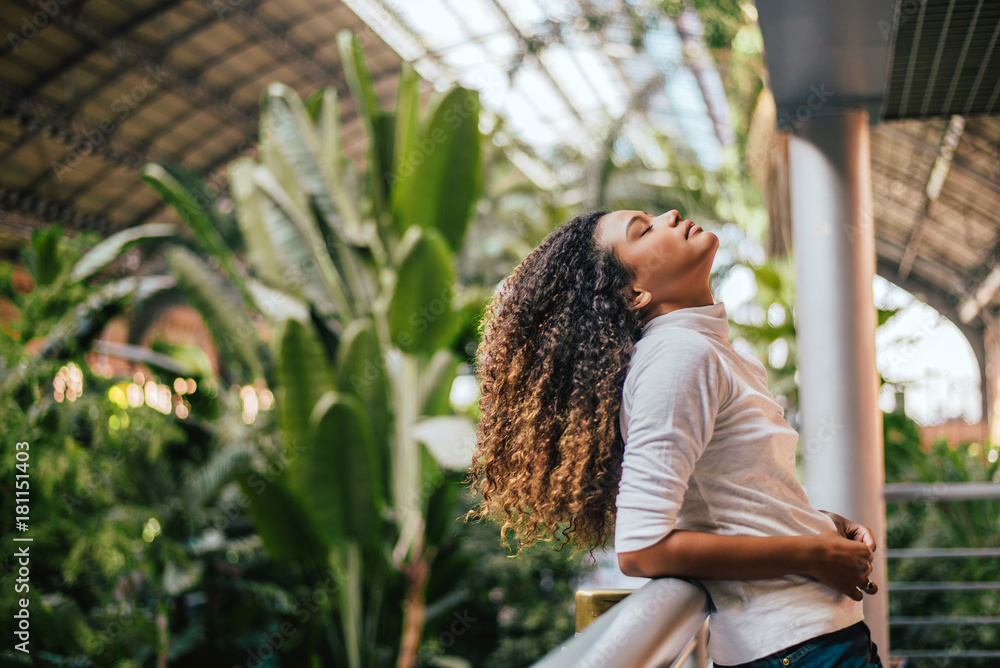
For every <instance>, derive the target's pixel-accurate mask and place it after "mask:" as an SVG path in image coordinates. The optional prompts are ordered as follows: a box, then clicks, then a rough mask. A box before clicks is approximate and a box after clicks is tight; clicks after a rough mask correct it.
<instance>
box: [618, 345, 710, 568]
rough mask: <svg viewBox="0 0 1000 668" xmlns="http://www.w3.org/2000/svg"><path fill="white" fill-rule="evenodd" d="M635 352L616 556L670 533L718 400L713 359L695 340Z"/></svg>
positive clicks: (627, 395) (626, 402)
mask: <svg viewBox="0 0 1000 668" xmlns="http://www.w3.org/2000/svg"><path fill="white" fill-rule="evenodd" d="M642 352H643V355H642V356H641V357H640V358H638V359H636V360H634V364H633V365H632V368H631V369H630V371H629V373H628V375H627V377H626V382H625V388H624V392H623V402H622V411H623V418H624V419H623V420H622V422H623V423H624V424H627V433H626V432H625V431H623V438H624V440H625V454H624V460H623V463H622V475H621V481H620V483H619V487H618V497H617V514H616V522H615V551H616V552H631V551H634V550H639V549H642V548H644V547H648V546H650V545H653V544H654V543H656V542H657V541H659V540H660V539H662V538H663V537H664V536H666V535H667V534H668V533H670V531H671V530H673V528H674V524H675V521H676V517H677V513H678V511H679V510H680V508H681V504H682V502H683V499H684V494H685V492H686V491H687V488H688V481H689V479H690V477H691V474H692V472H693V471H694V467H695V463H696V462H697V461H698V459H699V458H700V457H701V455H702V453H703V452H704V451H705V447H706V446H707V445H708V442H709V441H710V440H711V439H712V434H713V432H714V429H715V419H716V416H717V415H718V412H719V408H720V403H721V400H720V397H724V396H726V394H725V392H726V390H725V388H726V386H727V383H726V377H725V373H724V370H723V368H722V363H721V360H720V359H719V355H718V353H717V352H716V351H715V350H714V348H713V346H712V343H711V342H710V341H708V340H707V339H706V337H704V336H702V335H701V334H697V333H694V332H683V331H680V330H672V331H671V332H670V335H669V336H663V337H658V338H657V341H656V342H655V344H654V345H652V346H649V347H647V348H646V349H645V350H643V351H642Z"/></svg>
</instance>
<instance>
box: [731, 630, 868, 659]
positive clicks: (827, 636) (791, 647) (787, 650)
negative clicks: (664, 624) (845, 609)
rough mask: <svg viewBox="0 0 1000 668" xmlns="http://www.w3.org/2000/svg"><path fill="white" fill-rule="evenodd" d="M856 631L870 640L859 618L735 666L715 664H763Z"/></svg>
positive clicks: (847, 635)
mask: <svg viewBox="0 0 1000 668" xmlns="http://www.w3.org/2000/svg"><path fill="white" fill-rule="evenodd" d="M858 633H864V634H865V636H866V637H867V638H868V640H869V641H871V631H870V630H869V629H868V625H867V624H865V621H864V620H861V621H859V622H856V623H854V624H851V625H850V626H845V627H844V628H842V629H838V630H836V631H831V632H829V633H824V634H822V635H818V636H813V637H812V638H808V639H806V640H803V641H802V642H800V643H795V644H794V645H789V646H788V647H784V648H782V649H779V650H778V651H776V652H772V653H771V654H768V655H766V656H762V657H759V658H756V659H753V660H752V661H748V662H746V663H739V664H736V665H735V666H729V665H724V664H721V663H716V664H715V665H716V666H717V668H742V667H744V666H746V667H747V668H750V667H751V666H756V665H758V662H760V664H764V663H766V662H768V661H772V660H774V659H781V658H782V657H788V656H790V655H791V654H794V653H795V652H796V650H799V649H801V648H803V647H805V646H806V645H813V644H815V643H817V642H821V641H829V640H838V639H840V638H846V637H849V636H853V635H856V634H858Z"/></svg>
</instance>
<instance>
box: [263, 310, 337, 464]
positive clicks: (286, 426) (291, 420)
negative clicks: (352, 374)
mask: <svg viewBox="0 0 1000 668" xmlns="http://www.w3.org/2000/svg"><path fill="white" fill-rule="evenodd" d="M275 340H276V341H278V355H277V368H276V374H275V375H276V376H277V381H278V387H277V390H276V391H277V393H278V397H277V398H278V402H277V403H278V412H279V419H280V425H281V431H282V435H283V436H284V440H285V446H286V456H287V457H288V459H289V460H292V459H294V458H297V457H298V456H299V453H301V452H304V451H306V450H307V449H308V448H309V440H308V439H309V438H310V436H309V418H310V416H311V415H312V411H313V408H314V407H315V406H316V402H318V401H319V399H320V397H322V396H323V395H324V394H326V393H327V392H329V391H331V390H333V378H332V375H331V373H330V368H329V365H328V363H327V359H326V355H325V354H324V352H323V345H322V344H321V343H320V341H319V337H318V335H317V334H316V331H315V329H314V328H313V326H312V324H311V323H309V324H307V323H303V322H299V321H298V320H286V321H284V322H283V323H281V324H280V325H279V328H278V331H277V332H276V334H275Z"/></svg>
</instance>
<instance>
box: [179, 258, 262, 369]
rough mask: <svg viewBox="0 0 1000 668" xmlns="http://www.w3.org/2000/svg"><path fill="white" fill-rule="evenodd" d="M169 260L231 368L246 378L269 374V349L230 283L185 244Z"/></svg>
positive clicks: (182, 288)
mask: <svg viewBox="0 0 1000 668" xmlns="http://www.w3.org/2000/svg"><path fill="white" fill-rule="evenodd" d="M167 264H168V265H169V266H170V269H171V272H172V273H173V275H174V277H175V278H176V279H177V284H178V286H179V287H180V288H181V290H182V291H183V292H184V294H185V295H187V298H188V300H189V301H190V302H191V305H192V306H194V308H195V309H196V310H197V311H198V312H199V313H200V314H201V317H202V318H204V319H205V322H206V324H207V325H208V329H209V331H210V332H211V333H212V337H213V338H214V339H215V342H216V344H217V345H218V346H219V351H220V352H221V353H222V355H223V356H224V357H225V359H226V362H227V363H228V365H229V366H230V368H232V369H233V370H234V371H235V372H236V373H237V374H239V375H240V376H241V377H242V379H243V380H246V381H252V380H254V379H256V378H262V377H265V366H267V363H266V360H267V358H266V349H265V348H264V346H263V344H262V342H261V340H260V337H259V336H258V335H257V330H256V328H254V326H253V323H252V322H250V318H249V317H248V316H247V313H246V311H245V310H244V308H243V305H242V304H241V303H240V301H239V300H238V299H237V298H236V296H235V295H234V294H233V293H232V292H231V291H230V289H229V287H228V286H227V285H226V283H224V282H223V281H222V279H221V278H219V276H218V275H217V274H216V273H215V272H214V271H212V269H211V268H210V267H209V266H208V265H207V264H205V262H204V261H203V260H202V259H201V258H199V257H198V256H197V255H195V254H194V253H193V252H191V251H190V250H188V249H187V248H184V247H183V246H177V247H174V248H171V249H170V250H169V251H168V253H167Z"/></svg>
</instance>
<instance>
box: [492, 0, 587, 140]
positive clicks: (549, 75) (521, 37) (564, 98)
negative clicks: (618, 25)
mask: <svg viewBox="0 0 1000 668" xmlns="http://www.w3.org/2000/svg"><path fill="white" fill-rule="evenodd" d="M490 1H491V2H492V3H493V6H494V7H496V10H497V12H499V13H500V16H501V17H502V18H503V20H504V21H506V23H507V25H508V26H510V29H511V31H512V32H513V33H514V36H515V37H517V40H518V41H519V42H520V43H521V47H522V48H524V49H527V47H528V46H529V45H530V44H531V43H530V42H529V40H528V38H527V37H525V36H524V33H522V32H521V30H520V28H518V27H517V24H515V23H514V21H513V19H511V18H510V14H508V13H507V10H506V9H505V8H504V6H503V5H501V4H500V0H490ZM534 61H535V64H536V65H537V66H538V70H539V71H540V72H541V73H542V74H543V75H544V76H545V78H546V79H548V80H549V83H551V84H552V88H554V89H555V91H556V93H557V94H558V95H559V97H560V98H562V101H563V104H565V105H566V108H567V109H569V111H570V113H571V114H573V116H575V117H576V120H578V121H580V126H581V127H582V128H583V129H584V130H589V129H590V128H589V127H588V126H587V121H585V120H584V119H583V116H582V115H581V114H580V112H579V111H577V108H576V106H575V105H574V104H573V101H572V100H570V99H569V96H568V95H567V94H566V91H564V90H563V89H562V86H560V85H559V82H558V81H556V78H555V77H554V76H552V73H551V72H549V70H548V68H547V67H545V63H543V62H542V59H541V58H538V57H537V56H536V57H534Z"/></svg>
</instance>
